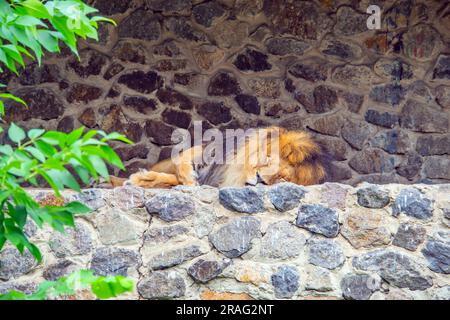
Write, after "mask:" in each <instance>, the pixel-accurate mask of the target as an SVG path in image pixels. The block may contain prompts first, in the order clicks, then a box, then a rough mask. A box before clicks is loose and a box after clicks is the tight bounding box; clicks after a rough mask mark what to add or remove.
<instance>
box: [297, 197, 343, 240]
mask: <svg viewBox="0 0 450 320" xmlns="http://www.w3.org/2000/svg"><path fill="white" fill-rule="evenodd" d="M295 224H296V225H297V226H298V227H301V228H305V229H307V230H309V231H311V232H314V233H319V234H322V235H324V236H326V237H328V238H333V237H336V236H337V234H338V233H339V222H338V214H337V212H336V211H335V210H333V209H330V208H327V207H324V206H322V205H320V204H305V205H302V206H301V207H300V208H299V209H298V215H297V220H296V222H295Z"/></svg>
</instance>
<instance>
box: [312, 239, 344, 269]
mask: <svg viewBox="0 0 450 320" xmlns="http://www.w3.org/2000/svg"><path fill="white" fill-rule="evenodd" d="M308 247H309V258H308V261H309V263H311V264H313V265H315V266H319V267H323V268H327V269H330V270H333V269H336V268H339V267H340V266H342V265H343V264H344V261H345V255H344V251H343V250H342V248H341V246H340V245H339V243H338V242H336V241H334V240H331V239H312V240H309V241H308Z"/></svg>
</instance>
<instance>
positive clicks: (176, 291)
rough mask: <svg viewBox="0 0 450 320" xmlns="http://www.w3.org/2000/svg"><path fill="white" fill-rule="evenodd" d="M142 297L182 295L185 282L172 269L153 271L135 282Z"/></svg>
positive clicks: (155, 297)
mask: <svg viewBox="0 0 450 320" xmlns="http://www.w3.org/2000/svg"><path fill="white" fill-rule="evenodd" d="M137 290H138V292H139V294H140V295H141V296H142V297H143V298H144V299H173V298H180V297H182V296H184V293H185V291H186V284H185V283H184V280H183V277H182V276H181V275H180V274H179V273H177V272H174V271H169V272H167V271H155V272H152V273H151V274H150V275H149V276H148V277H145V278H144V279H142V280H141V281H139V283H138V284H137Z"/></svg>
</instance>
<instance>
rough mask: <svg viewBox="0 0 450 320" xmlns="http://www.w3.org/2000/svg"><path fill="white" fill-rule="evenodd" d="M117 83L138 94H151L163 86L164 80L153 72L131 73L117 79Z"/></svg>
mask: <svg viewBox="0 0 450 320" xmlns="http://www.w3.org/2000/svg"><path fill="white" fill-rule="evenodd" d="M118 82H119V83H121V84H124V85H126V86H127V87H128V88H130V89H133V90H135V91H138V92H140V93H151V92H153V91H155V90H157V89H159V88H161V87H162V86H163V83H164V80H163V79H162V78H161V77H160V76H159V75H158V74H157V73H156V72H154V71H149V72H147V73H145V72H144V71H132V72H130V73H126V74H123V75H121V76H120V77H119V80H118Z"/></svg>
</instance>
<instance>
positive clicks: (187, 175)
mask: <svg viewBox="0 0 450 320" xmlns="http://www.w3.org/2000/svg"><path fill="white" fill-rule="evenodd" d="M227 131H228V130H227ZM231 131H234V130H231ZM241 131H243V130H241ZM241 133H242V132H241ZM211 140H212V139H211ZM223 140H225V142H224V141H223ZM190 141H191V140H190V139H189V142H190ZM230 141H231V142H230ZM225 146H226V148H225ZM174 149H176V148H174ZM328 162H329V161H327V160H326V155H325V153H324V151H323V149H322V148H321V146H320V145H319V144H318V143H317V142H316V141H314V140H313V138H312V137H311V136H310V135H309V134H308V133H306V132H303V131H289V130H286V129H283V128H279V127H269V128H262V129H249V130H247V131H246V132H245V134H244V135H242V134H241V135H226V136H225V139H222V137H221V136H217V135H216V136H215V137H214V142H209V143H200V144H197V145H194V146H193V147H189V148H185V149H184V150H181V151H180V150H178V152H174V150H172V156H171V158H169V159H166V160H163V161H161V162H158V163H156V164H155V165H153V166H151V167H150V168H148V169H144V170H142V171H141V172H137V173H134V174H132V175H131V176H130V177H129V178H128V179H122V178H116V177H111V183H112V185H113V186H120V185H123V184H129V185H134V186H139V187H143V188H170V187H173V186H177V185H186V186H195V185H210V186H214V187H228V186H236V187H238V186H245V185H256V184H258V183H263V184H267V185H272V184H275V183H278V182H284V181H286V182H292V183H296V184H299V185H312V184H319V183H322V182H324V181H325V179H326V177H327V170H326V164H327V163H328Z"/></svg>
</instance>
